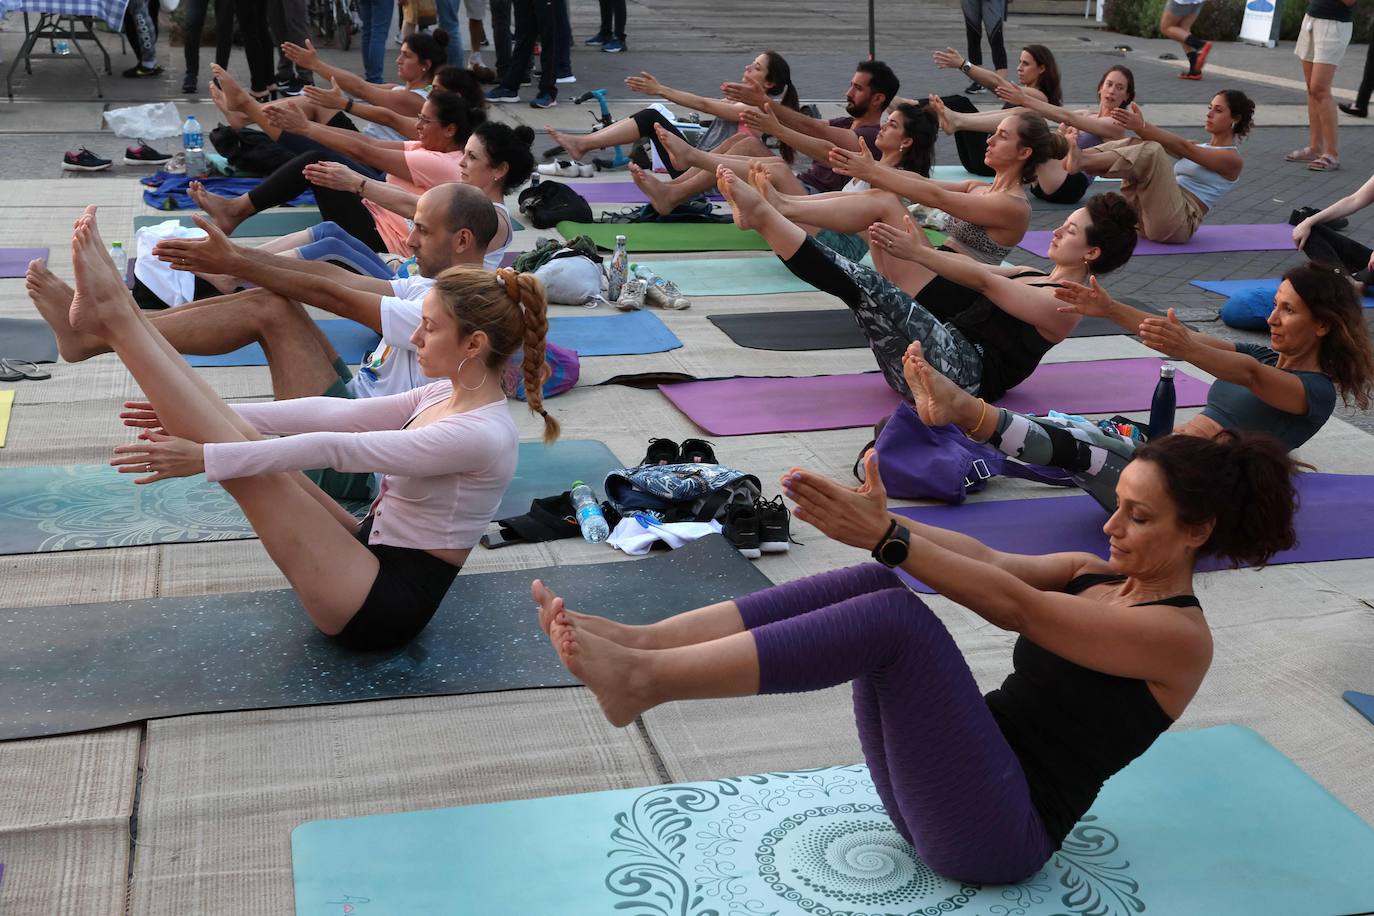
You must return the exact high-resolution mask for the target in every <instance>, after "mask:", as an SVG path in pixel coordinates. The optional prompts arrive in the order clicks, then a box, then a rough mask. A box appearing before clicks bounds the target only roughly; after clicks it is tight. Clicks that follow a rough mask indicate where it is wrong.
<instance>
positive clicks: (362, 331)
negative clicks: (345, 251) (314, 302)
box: [186, 318, 382, 369]
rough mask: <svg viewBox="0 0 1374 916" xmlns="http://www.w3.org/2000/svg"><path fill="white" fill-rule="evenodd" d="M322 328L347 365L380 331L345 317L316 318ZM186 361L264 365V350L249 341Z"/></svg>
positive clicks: (361, 355) (369, 347)
mask: <svg viewBox="0 0 1374 916" xmlns="http://www.w3.org/2000/svg"><path fill="white" fill-rule="evenodd" d="M315 323H316V324H317V325H319V326H320V330H321V331H324V336H325V337H328V338H329V342H330V343H331V344H333V345H334V350H335V352H337V353H338V354H339V357H340V358H341V359H343V361H344V362H346V363H348V364H349V365H350V366H356V365H358V364H359V363H361V362H362V361H363V358H364V357H366V356H367V354H368V353H369V352H371V350H372V348H373V347H375V346H377V344H378V342H379V341H381V339H382V338H381V335H379V334H378V333H377V332H376V331H374V330H372V329H371V328H369V327H368V326H367V325H365V324H359V323H358V322H356V321H349V320H348V319H347V318H325V319H321V320H319V321H316V322H315ZM186 362H188V363H190V364H191V365H193V366H198V367H200V368H202V369H204V368H209V367H223V366H265V365H267V354H266V353H264V352H263V351H262V347H260V346H259V345H257V344H255V343H251V344H249V345H248V346H246V347H239V348H238V349H237V350H234V351H233V352H231V353H220V354H218V355H216V356H187V357H186Z"/></svg>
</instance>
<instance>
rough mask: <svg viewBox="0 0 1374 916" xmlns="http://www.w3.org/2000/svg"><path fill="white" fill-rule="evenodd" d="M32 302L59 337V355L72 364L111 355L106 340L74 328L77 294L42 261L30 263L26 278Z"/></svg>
mask: <svg viewBox="0 0 1374 916" xmlns="http://www.w3.org/2000/svg"><path fill="white" fill-rule="evenodd" d="M24 279H25V286H27V287H28V290H29V299H31V300H32V301H33V304H34V307H35V308H36V309H38V313H39V314H40V315H42V316H43V320H44V321H46V322H47V323H48V327H50V328H52V332H53V334H54V335H56V337H57V352H58V353H60V354H61V355H62V358H63V359H64V360H66V361H67V362H69V363H79V362H81V361H82V360H84V359H90V358H91V357H92V356H95V355H96V354H98V353H108V352H109V350H110V348H109V347H107V346H106V345H105V341H104V340H102V339H101V338H99V337H96V336H95V335H94V334H86V333H82V332H81V331H77V330H75V329H74V328H72V323H71V309H72V297H73V296H75V295H76V291H75V290H73V289H72V288H71V287H70V286H68V285H67V284H66V283H64V282H63V281H62V279H61V278H60V277H58V276H57V274H55V273H53V272H52V271H51V270H48V265H46V264H44V263H43V262H42V261H38V260H34V261H30V262H29V271H28V273H27V274H25V275H24Z"/></svg>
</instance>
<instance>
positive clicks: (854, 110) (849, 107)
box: [844, 102, 868, 118]
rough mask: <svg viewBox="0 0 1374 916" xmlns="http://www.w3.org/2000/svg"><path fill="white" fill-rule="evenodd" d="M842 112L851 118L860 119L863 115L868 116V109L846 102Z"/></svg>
mask: <svg viewBox="0 0 1374 916" xmlns="http://www.w3.org/2000/svg"><path fill="white" fill-rule="evenodd" d="M844 111H845V114H847V115H849V116H850V117H851V118H861V117H863V116H864V115H866V114H868V109H867V108H866V107H860V106H859V105H855V104H854V103H853V102H846V103H845V106H844Z"/></svg>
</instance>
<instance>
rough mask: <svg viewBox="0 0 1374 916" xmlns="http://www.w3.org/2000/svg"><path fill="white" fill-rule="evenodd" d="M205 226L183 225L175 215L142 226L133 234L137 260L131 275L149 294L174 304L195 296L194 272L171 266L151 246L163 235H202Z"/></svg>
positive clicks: (185, 236)
mask: <svg viewBox="0 0 1374 916" xmlns="http://www.w3.org/2000/svg"><path fill="white" fill-rule="evenodd" d="M204 237H205V230H204V229H201V228H199V227H198V226H183V225H182V224H181V222H180V221H178V220H175V219H169V220H164V221H163V222H160V223H158V224H157V225H155V226H144V227H143V228H142V229H140V230H138V234H137V235H136V236H135V237H134V238H135V242H134V247H135V251H136V254H137V260H135V261H134V276H135V277H137V278H138V279H139V281H140V282H142V284H143V285H144V286H146V287H148V289H150V290H152V292H153V294H154V295H155V296H157V297H158V298H159V299H161V300H162V301H163V302H165V303H167V305H168V306H170V307H172V308H175V307H176V306H178V305H184V304H186V303H187V302H190V301H191V300H192V299H194V298H195V290H196V275H195V274H193V273H191V272H190V271H185V270H174V269H173V268H172V265H171V264H167V263H165V262H163V261H159V260H158V259H157V258H156V257H154V256H153V248H154V247H155V246H156V245H157V243H158V242H160V241H162V240H163V239H197V238H204Z"/></svg>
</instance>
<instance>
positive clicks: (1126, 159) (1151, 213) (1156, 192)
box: [1089, 137, 1207, 245]
mask: <svg viewBox="0 0 1374 916" xmlns="http://www.w3.org/2000/svg"><path fill="white" fill-rule="evenodd" d="M1089 152H1092V153H1110V154H1111V156H1112V158H1113V160H1115V161H1114V162H1113V163H1112V166H1111V168H1110V169H1108V170H1107V171H1105V172H1100V171H1098V170H1097V169H1096V168H1094V169H1093V173H1094V174H1096V175H1101V176H1103V177H1104V178H1120V179H1121V195H1122V196H1123V197H1125V198H1126V199H1127V200H1128V201H1130V203H1131V206H1133V207H1135V209H1136V212H1138V213H1139V214H1140V231H1141V233H1142V234H1144V236H1145V238H1147V239H1149V240H1150V241H1152V242H1163V243H1165V244H1172V245H1181V244H1183V243H1184V242H1186V241H1188V240H1189V239H1190V238H1192V237H1193V233H1194V232H1197V227H1198V226H1201V225H1202V221H1203V219H1205V218H1206V216H1207V208H1206V207H1204V206H1203V205H1202V201H1200V200H1198V199H1197V198H1196V197H1194V196H1193V195H1192V194H1189V193H1188V192H1187V191H1185V190H1183V188H1181V187H1179V185H1178V181H1177V179H1175V178H1174V158H1173V157H1172V156H1170V155H1169V154H1168V153H1167V152H1165V151H1164V147H1162V146H1160V145H1159V144H1158V143H1157V142H1155V141H1154V140H1141V139H1140V138H1139V137H1130V138H1127V139H1125V140H1111V141H1109V142H1107V143H1100V144H1098V145H1097V146H1094V147H1092V148H1091V150H1090V151H1089Z"/></svg>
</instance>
